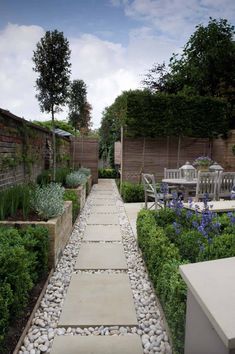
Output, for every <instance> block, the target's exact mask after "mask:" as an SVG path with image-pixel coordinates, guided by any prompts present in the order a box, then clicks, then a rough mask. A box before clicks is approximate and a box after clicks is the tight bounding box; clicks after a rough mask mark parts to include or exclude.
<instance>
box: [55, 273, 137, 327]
mask: <svg viewBox="0 0 235 354" xmlns="http://www.w3.org/2000/svg"><path fill="white" fill-rule="evenodd" d="M137 324H138V321H137V318H136V312H135V306H134V301H133V296H132V291H131V287H130V282H129V277H128V275H127V274H87V273H85V274H84V273H82V274H73V275H72V278H71V282H70V285H69V288H68V292H67V295H66V298H65V302H64V306H63V308H62V313H61V317H60V320H59V326H62V327H71V326H73V327H77V326H78V327H90V326H94V327H96V326H101V325H103V326H117V325H118V326H137Z"/></svg>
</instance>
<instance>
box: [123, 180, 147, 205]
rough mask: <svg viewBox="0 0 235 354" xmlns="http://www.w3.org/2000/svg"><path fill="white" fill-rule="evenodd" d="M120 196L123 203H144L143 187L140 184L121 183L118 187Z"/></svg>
mask: <svg viewBox="0 0 235 354" xmlns="http://www.w3.org/2000/svg"><path fill="white" fill-rule="evenodd" d="M120 194H121V196H122V199H123V201H124V202H125V203H138V202H144V187H143V185H142V184H135V183H131V182H123V183H122V184H121V186H120Z"/></svg>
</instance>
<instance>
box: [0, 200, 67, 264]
mask: <svg viewBox="0 0 235 354" xmlns="http://www.w3.org/2000/svg"><path fill="white" fill-rule="evenodd" d="M64 207H65V209H64V212H63V214H62V215H59V216H58V217H56V218H52V219H49V220H48V221H0V226H15V227H18V228H25V227H26V226H30V225H35V226H36V225H40V226H45V227H46V228H47V229H48V231H49V237H50V247H49V249H50V251H49V266H50V267H54V266H56V264H57V263H58V261H59V259H60V257H61V254H62V251H63V250H64V248H65V246H66V244H67V241H68V239H69V236H70V234H71V232H72V202H71V201H65V202H64Z"/></svg>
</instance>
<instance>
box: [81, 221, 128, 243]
mask: <svg viewBox="0 0 235 354" xmlns="http://www.w3.org/2000/svg"><path fill="white" fill-rule="evenodd" d="M84 241H98V242H99V241H122V234H121V230H120V227H119V225H87V227H86V230H85V233H84Z"/></svg>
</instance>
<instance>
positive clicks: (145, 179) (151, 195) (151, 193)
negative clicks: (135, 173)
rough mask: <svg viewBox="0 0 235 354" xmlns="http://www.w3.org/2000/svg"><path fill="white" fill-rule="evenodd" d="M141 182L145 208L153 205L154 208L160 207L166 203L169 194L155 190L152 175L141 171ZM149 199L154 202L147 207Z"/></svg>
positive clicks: (169, 196) (169, 197)
mask: <svg viewBox="0 0 235 354" xmlns="http://www.w3.org/2000/svg"><path fill="white" fill-rule="evenodd" d="M142 183H143V185H144V199H145V209H151V208H152V207H155V210H156V209H158V207H161V208H162V207H164V206H165V205H166V202H167V201H169V200H170V199H171V198H172V196H171V195H170V194H163V193H159V192H157V189H156V183H155V177H154V175H152V174H147V173H142ZM149 199H151V200H153V201H154V204H153V205H151V206H150V208H148V200H149Z"/></svg>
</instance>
